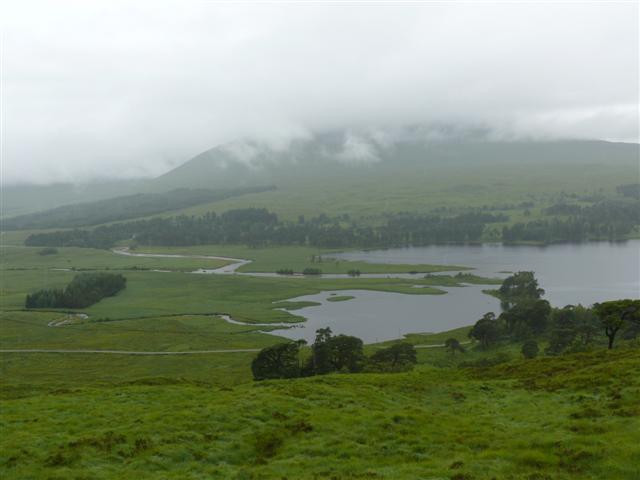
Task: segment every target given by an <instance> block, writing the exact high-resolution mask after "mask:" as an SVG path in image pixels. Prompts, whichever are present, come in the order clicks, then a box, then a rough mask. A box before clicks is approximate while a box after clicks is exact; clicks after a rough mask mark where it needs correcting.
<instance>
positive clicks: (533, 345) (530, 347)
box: [522, 340, 540, 358]
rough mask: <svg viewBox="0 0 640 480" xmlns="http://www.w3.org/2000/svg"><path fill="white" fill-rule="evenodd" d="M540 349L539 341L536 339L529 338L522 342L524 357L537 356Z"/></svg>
mask: <svg viewBox="0 0 640 480" xmlns="http://www.w3.org/2000/svg"><path fill="white" fill-rule="evenodd" d="M539 351H540V349H539V348H538V342H536V341H535V340H527V341H526V342H524V343H523V344H522V355H523V356H524V358H536V357H537V356H538V352H539Z"/></svg>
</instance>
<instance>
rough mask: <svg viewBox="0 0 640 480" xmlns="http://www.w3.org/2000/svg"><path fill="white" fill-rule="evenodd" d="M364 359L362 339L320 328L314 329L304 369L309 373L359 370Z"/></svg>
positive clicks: (319, 373) (318, 373) (320, 373)
mask: <svg viewBox="0 0 640 480" xmlns="http://www.w3.org/2000/svg"><path fill="white" fill-rule="evenodd" d="M364 360H365V357H364V353H363V343H362V340H360V339H359V338H357V337H352V336H349V335H337V336H333V335H332V333H331V329H330V328H328V327H327V328H321V329H319V330H317V331H316V339H315V342H314V343H313V345H312V346H311V357H310V358H309V361H308V362H307V365H306V367H305V371H306V372H307V374H310V375H322V374H326V373H331V372H341V371H347V372H359V371H360V370H362V367H363V364H364Z"/></svg>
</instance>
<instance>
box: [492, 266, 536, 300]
mask: <svg viewBox="0 0 640 480" xmlns="http://www.w3.org/2000/svg"><path fill="white" fill-rule="evenodd" d="M498 292H499V295H500V298H501V299H502V300H503V302H505V303H506V308H509V307H510V306H511V305H512V304H514V303H516V302H518V301H520V300H525V299H538V298H540V297H541V296H543V295H544V290H543V289H542V288H540V287H539V286H538V280H536V278H535V275H534V273H533V272H517V273H515V274H513V275H511V276H509V277H507V278H505V279H504V282H502V285H501V286H500V288H499V289H498Z"/></svg>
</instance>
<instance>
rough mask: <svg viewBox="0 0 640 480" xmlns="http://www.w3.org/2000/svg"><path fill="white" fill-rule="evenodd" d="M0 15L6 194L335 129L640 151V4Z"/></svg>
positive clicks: (179, 5) (33, 6)
mask: <svg viewBox="0 0 640 480" xmlns="http://www.w3.org/2000/svg"><path fill="white" fill-rule="evenodd" d="M0 18H1V20H0V22H2V23H1V26H2V59H1V63H2V140H3V141H2V182H3V183H5V184H12V183H25V182H33V183H48V182H56V181H86V180H90V179H95V178H124V177H140V176H152V175H158V174H161V173H163V172H165V171H167V170H168V169H170V168H171V167H172V166H175V165H177V164H179V163H181V162H184V161H185V160H187V159H188V158H189V157H191V156H193V155H195V154H197V153H199V152H201V151H203V150H206V149H208V148H211V147H212V146H214V145H218V144H223V143H226V142H230V141H234V140H237V139H243V138H249V139H258V140H261V141H265V142H268V143H269V144H270V145H273V146H276V147H278V148H284V147H286V145H287V143H288V142H289V141H290V140H291V139H293V138H299V137H311V136H313V135H314V133H315V132H319V131H325V130H331V129H349V130H354V131H357V130H358V129H366V130H367V131H368V132H373V133H371V135H377V137H376V138H381V139H384V138H385V136H387V137H388V136H393V132H394V131H397V129H398V128H401V127H402V126H405V125H421V126H422V128H423V130H424V131H425V132H429V130H430V128H431V127H432V126H434V127H436V126H437V127H438V128H440V127H441V126H442V125H447V126H450V127H452V129H453V130H452V131H466V130H467V129H476V130H478V129H479V130H481V131H483V132H486V136H487V138H489V139H494V140H517V139H520V138H526V139H555V138H584V139H605V140H614V141H633V142H637V141H638V139H639V136H640V135H639V132H638V129H639V125H638V100H639V99H638V57H639V52H638V4H637V3H636V2H611V3H604V2H602V3H594V2H563V3H561V4H554V3H553V2H547V1H542V2H538V3H536V4H533V3H524V2H513V3H505V2H497V3H496V2H493V3H482V2H475V3H471V2H464V3H455V4H449V5H445V4H442V3H426V4H422V5H418V4H415V3H400V4H390V3H389V4H384V3H372V4H364V3H352V4H341V3H337V2H335V3H328V4H325V5H320V4H318V3H317V2H312V3H306V4H305V3H304V2H295V3H294V2H283V3H270V4H263V5H260V4H258V3H254V4H246V3H245V4H240V5H233V4H231V3H222V4H215V3H213V2H164V1H163V2H146V3H145V2H135V3H134V2H129V3H127V2H64V3H61V2H47V3H37V2H28V1H22V2H5V3H4V4H3V6H2V11H1V12H0ZM436 131H441V130H438V129H436ZM389 132H391V133H389ZM426 135H428V133H427V134H426ZM346 138H347V141H348V142H349V143H348V144H346V145H345V151H350V152H353V155H352V156H353V157H354V158H360V157H361V158H363V159H365V160H366V159H367V157H368V154H369V153H368V150H367V145H366V144H362V143H361V142H359V140H358V137H357V136H351V135H348V136H347V137H346Z"/></svg>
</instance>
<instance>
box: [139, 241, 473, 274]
mask: <svg viewBox="0 0 640 480" xmlns="http://www.w3.org/2000/svg"><path fill="white" fill-rule="evenodd" d="M340 251H344V249H342V250H329V249H321V248H313V247H299V246H287V247H266V248H251V247H245V246H242V245H197V246H192V247H148V246H144V247H138V249H137V250H136V253H166V254H179V255H217V256H223V257H233V258H244V259H249V260H252V262H251V263H249V264H247V265H244V266H242V267H240V269H239V270H238V271H239V272H276V271H278V270H280V269H284V268H290V269H292V270H294V271H295V272H297V273H300V272H302V271H303V270H304V269H305V268H319V269H320V270H322V273H348V272H349V271H350V270H359V271H360V272H361V273H408V272H420V273H429V272H446V271H457V270H466V269H467V268H468V267H464V266H460V265H394V264H373V263H367V262H355V261H346V260H336V259H333V258H332V257H331V255H332V254H335V253H337V252H340Z"/></svg>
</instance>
